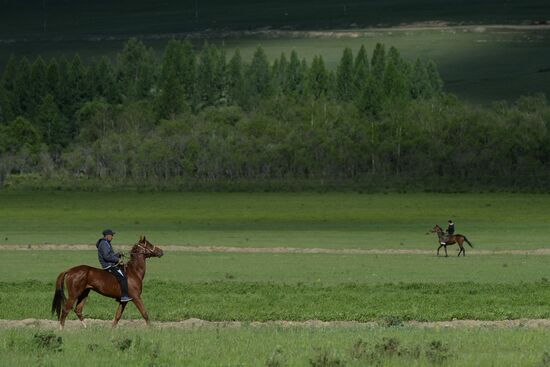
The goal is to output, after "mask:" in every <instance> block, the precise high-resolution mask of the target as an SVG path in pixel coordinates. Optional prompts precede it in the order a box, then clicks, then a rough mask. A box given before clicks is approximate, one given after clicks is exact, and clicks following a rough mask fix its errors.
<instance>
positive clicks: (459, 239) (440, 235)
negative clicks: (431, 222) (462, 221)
mask: <svg viewBox="0 0 550 367" xmlns="http://www.w3.org/2000/svg"><path fill="white" fill-rule="evenodd" d="M428 233H437V240H438V241H439V242H438V244H439V247H438V248H437V256H439V249H440V248H441V247H444V248H445V257H448V256H449V255H448V254H447V246H449V245H454V244H455V243H456V244H458V246H459V247H460V251H458V256H460V253H462V255H463V256H466V251H465V250H464V246H463V243H464V241H466V243H467V244H468V245H470V247H472V248H473V247H474V246H473V245H472V244H471V243H470V241H468V239H467V238H466V236H464V235H461V234H452V235H450V236H449V237H448V238H445V233H444V232H443V228H441V227H440V226H439V225H437V224H436V225H435V227H433V228H432V230H431V231H430V232H428ZM442 243H444V244H442Z"/></svg>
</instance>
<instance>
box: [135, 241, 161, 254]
mask: <svg viewBox="0 0 550 367" xmlns="http://www.w3.org/2000/svg"><path fill="white" fill-rule="evenodd" d="M136 246H137V247H141V248H142V249H144V250H147V251H148V253H149V254H153V255H154V254H155V250H156V249H157V246H155V245H153V249H152V250H151V249H150V248H148V247H145V246H142V245H140V243H139V242H138V243H136ZM131 253H132V254H143V252H133V251H132V252H131Z"/></svg>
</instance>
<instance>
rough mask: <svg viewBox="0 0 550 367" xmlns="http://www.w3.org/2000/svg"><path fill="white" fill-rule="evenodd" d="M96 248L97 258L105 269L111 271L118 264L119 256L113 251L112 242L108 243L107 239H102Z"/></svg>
mask: <svg viewBox="0 0 550 367" xmlns="http://www.w3.org/2000/svg"><path fill="white" fill-rule="evenodd" d="M96 246H97V258H98V259H99V263H100V264H101V267H102V268H103V269H109V268H110V267H113V266H115V265H116V264H118V260H119V256H118V255H117V254H116V253H115V252H114V251H113V247H112V246H111V242H109V241H107V240H106V239H105V238H100V239H99V240H98V241H97V244H96Z"/></svg>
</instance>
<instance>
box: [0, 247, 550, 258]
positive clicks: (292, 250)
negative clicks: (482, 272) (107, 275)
mask: <svg viewBox="0 0 550 367" xmlns="http://www.w3.org/2000/svg"><path fill="white" fill-rule="evenodd" d="M119 246H121V247H126V250H127V251H129V250H130V245H119ZM160 247H162V249H163V250H164V251H167V252H217V253H243V254H250V253H253V254H342V255H346V254H351V255H384V254H390V255H392V254H393V255H414V254H416V255H434V254H435V251H436V249H435V248H434V249H430V250H424V249H333V248H315V247H310V248H299V247H231V246H208V245H205V246H185V245H181V246H179V245H161V246H160ZM95 249H96V248H95V246H94V245H84V244H74V245H71V244H40V245H0V251H2V250H17V251H29V250H33V251H34V250H50V251H51V250H54V251H55V250H72V251H82V250H95ZM453 249H456V247H449V255H450V256H453V255H454V254H455V252H453ZM468 254H470V255H550V248H539V249H532V250H471V249H470V250H468Z"/></svg>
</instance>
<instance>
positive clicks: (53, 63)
mask: <svg viewBox="0 0 550 367" xmlns="http://www.w3.org/2000/svg"><path fill="white" fill-rule="evenodd" d="M46 93H49V94H51V95H52V96H54V98H56V97H57V95H58V93H59V64H58V63H57V59H56V58H55V57H52V58H51V59H50V60H49V62H48V67H47V70H46Z"/></svg>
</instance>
